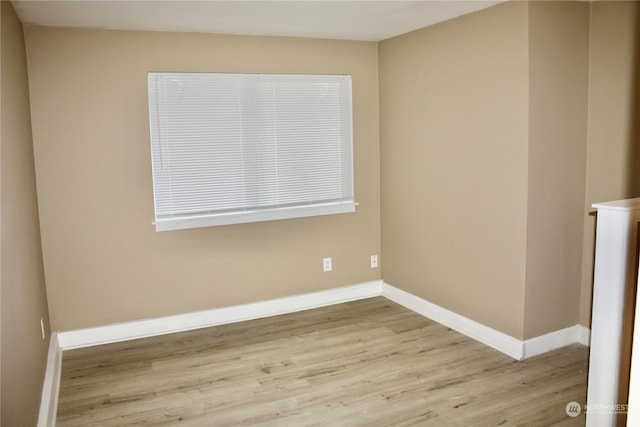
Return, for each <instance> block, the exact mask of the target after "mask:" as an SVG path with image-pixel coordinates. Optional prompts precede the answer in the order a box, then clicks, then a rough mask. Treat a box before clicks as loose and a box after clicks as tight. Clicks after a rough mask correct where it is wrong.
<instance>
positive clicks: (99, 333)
mask: <svg viewBox="0 0 640 427" xmlns="http://www.w3.org/2000/svg"><path fill="white" fill-rule="evenodd" d="M377 296H384V297H386V298H388V299H389V300H391V301H394V302H396V303H398V304H400V305H402V306H404V307H406V308H408V309H409V310H412V311H414V312H416V313H418V314H421V315H423V316H425V317H427V318H429V319H432V320H434V321H436V322H438V323H440V324H442V325H444V326H447V327H449V328H451V329H454V330H456V331H458V332H460V333H462V334H464V335H466V336H468V337H470V338H472V339H474V340H476V341H479V342H481V343H483V344H486V345H488V346H490V347H493V348H494V349H496V350H498V351H500V352H502V353H504V354H506V355H508V356H510V357H512V358H514V359H517V360H522V359H524V358H528V357H533V356H535V355H538V354H542V353H544V352H546V351H550V350H553V349H556V348H560V347H563V346H565V345H569V344H573V343H576V342H577V343H580V344H583V345H586V346H588V345H589V329H588V328H586V327H584V326H581V325H576V326H572V327H569V328H566V329H562V330H560V331H556V332H552V333H550V334H546V335H542V336H540V337H536V338H532V339H529V340H527V341H521V340H518V339H516V338H514V337H512V336H509V335H507V334H504V333H502V332H500V331H497V330H495V329H492V328H490V327H488V326H485V325H482V324H480V323H478V322H476V321H474V320H471V319H469V318H466V317H464V316H461V315H459V314H457V313H454V312H453V311H450V310H447V309H445V308H443V307H440V306H438V305H436V304H433V303H431V302H429V301H426V300H424V299H422V298H420V297H417V296H415V295H412V294H410V293H408V292H405V291H403V290H401V289H398V288H396V287H394V286H392V285H389V284H387V283H385V282H383V281H382V280H376V281H372V282H366V283H361V284H358V285H352V286H345V287H341V288H334V289H327V290H324V291H319V292H313V293H308V294H302V295H295V296H291V297H284V298H278V299H273V300H269V301H261V302H256V303H249V304H242V305H236V306H232V307H224V308H216V309H212V310H205V311H198V312H194V313H186V314H178V315H175V316H166V317H160V318H155V319H146V320H139V321H134V322H125V323H117V324H112V325H106V326H99V327H95V328H88V329H79V330H75V331H67V332H57V333H56V332H54V333H52V334H51V341H50V344H49V354H48V358H47V370H46V373H45V381H44V386H43V389H42V401H41V404H40V414H39V417H38V427H50V426H55V418H56V411H57V406H58V391H59V388H60V374H61V371H62V351H64V350H70V349H74V348H81V347H89V346H93V345H100V344H108V343H113V342H120V341H127V340H131V339H136V338H145V337H150V336H156V335H163V334H168V333H174V332H181V331H189V330H193V329H199V328H206V327H210V326H216V325H224V324H228V323H235V322H242V321H245V320H252V319H258V318H264V317H270V316H277V315H280V314H286V313H293V312H296V311H303V310H310V309H313V308H319V307H325V306H329V305H333V304H340V303H343V302H348V301H355V300H359V299H365V298H371V297H377Z"/></svg>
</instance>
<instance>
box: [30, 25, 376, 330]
mask: <svg viewBox="0 0 640 427" xmlns="http://www.w3.org/2000/svg"><path fill="white" fill-rule="evenodd" d="M26 38H27V56H28V59H29V77H30V89H31V106H32V120H33V135H34V149H35V160H36V162H35V163H36V172H37V175H38V196H39V201H40V217H41V224H42V245H43V255H44V263H45V271H46V279H47V291H48V293H49V308H50V313H51V324H52V327H53V329H59V330H69V329H75V328H84V327H90V326H97V325H104V324H108V323H113V322H122V321H130V320H135V319H142V318H150V317H156V316H162V315H169V314H175V313H185V312H190V311H196V310H202V309H210V308H215V307H222V306H229V305H234V304H241V303H247V302H252V301H260V300H266V299H271V298H276V297H282V296H287V295H294V294H300V293H306V292H313V291H318V290H321V289H326V288H333V287H338V286H343V285H351V284H355V283H360V282H366V281H369V280H375V279H379V278H380V270H379V269H371V268H370V267H369V256H370V255H373V254H378V253H379V250H380V223H379V209H380V208H379V206H380V201H379V194H380V188H379V135H378V132H379V121H378V76H377V63H378V62H377V61H378V58H377V49H376V44H375V43H372V42H343V41H326V40H307V39H294V38H288V39H287V38H268V37H243V36H221V35H204V34H176V33H174V34H171V33H160V32H156V33H154V32H127V31H99V30H95V31H92V30H72V29H52V28H27V30H26ZM148 71H208V72H260V73H334V74H351V75H353V96H354V151H355V157H354V158H355V160H354V162H355V195H356V201H357V202H359V203H360V206H359V207H358V209H357V212H356V213H355V214H344V215H331V216H324V217H315V218H303V219H296V220H287V221H271V222H264V223H253V224H244V225H234V226H222V227H210V228H201V229H193V230H184V231H172V232H164V233H156V232H155V231H154V227H153V226H152V225H151V222H152V221H153V218H154V214H153V194H152V182H151V164H150V152H149V126H148V110H147V83H146V76H147V72H148ZM323 257H332V258H333V271H332V272H330V273H323V272H322V258H323Z"/></svg>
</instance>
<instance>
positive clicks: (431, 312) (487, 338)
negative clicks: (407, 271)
mask: <svg viewBox="0 0 640 427" xmlns="http://www.w3.org/2000/svg"><path fill="white" fill-rule="evenodd" d="M382 294H383V295H384V296H385V297H387V298H389V299H390V300H391V301H395V302H397V303H398V304H400V305H402V306H404V307H406V308H408V309H409V310H412V311H415V312H416V313H419V314H422V315H423V316H425V317H428V318H429V319H431V320H434V321H436V322H438V323H440V324H442V325H444V326H447V327H449V328H451V329H453V330H455V331H458V332H460V333H461V334H463V335H466V336H468V337H470V338H473V339H474V340H476V341H480V342H481V343H483V344H486V345H488V346H489V347H493V348H495V349H496V350H498V351H500V352H502V353H504V354H506V355H508V356H511V357H513V358H514V359H517V360H522V359H523V358H524V353H523V346H522V341H520V340H519V339H516V338H514V337H512V336H510V335H507V334H505V333H502V332H499V331H496V330H495V329H492V328H490V327H488V326H485V325H483V324H481V323H478V322H476V321H474V320H471V319H469V318H466V317H464V316H461V315H459V314H457V313H454V312H453V311H450V310H447V309H445V308H442V307H440V306H438V305H436V304H433V303H430V302H429V301H426V300H424V299H422V298H420V297H417V296H415V295H413V294H410V293H408V292H405V291H403V290H401V289H398V288H396V287H394V286H392V285H389V284H388V283H384V284H383V286H382Z"/></svg>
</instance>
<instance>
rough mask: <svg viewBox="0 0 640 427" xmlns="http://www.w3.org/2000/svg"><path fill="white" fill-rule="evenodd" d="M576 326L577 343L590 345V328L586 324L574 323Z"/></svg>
mask: <svg viewBox="0 0 640 427" xmlns="http://www.w3.org/2000/svg"><path fill="white" fill-rule="evenodd" d="M576 327H577V328H578V344H582V345H584V346H585V347H590V346H591V329H589V328H587V327H586V326H582V325H576Z"/></svg>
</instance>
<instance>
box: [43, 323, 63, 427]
mask: <svg viewBox="0 0 640 427" xmlns="http://www.w3.org/2000/svg"><path fill="white" fill-rule="evenodd" d="M61 372H62V348H60V343H59V341H58V334H57V333H56V332H54V333H52V334H51V336H50V337H49V353H48V355H47V369H46V372H45V374H44V384H43V386H42V398H41V399H40V412H39V414H38V427H50V426H55V425H56V412H57V410H58V391H59V390H60V374H61Z"/></svg>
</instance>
